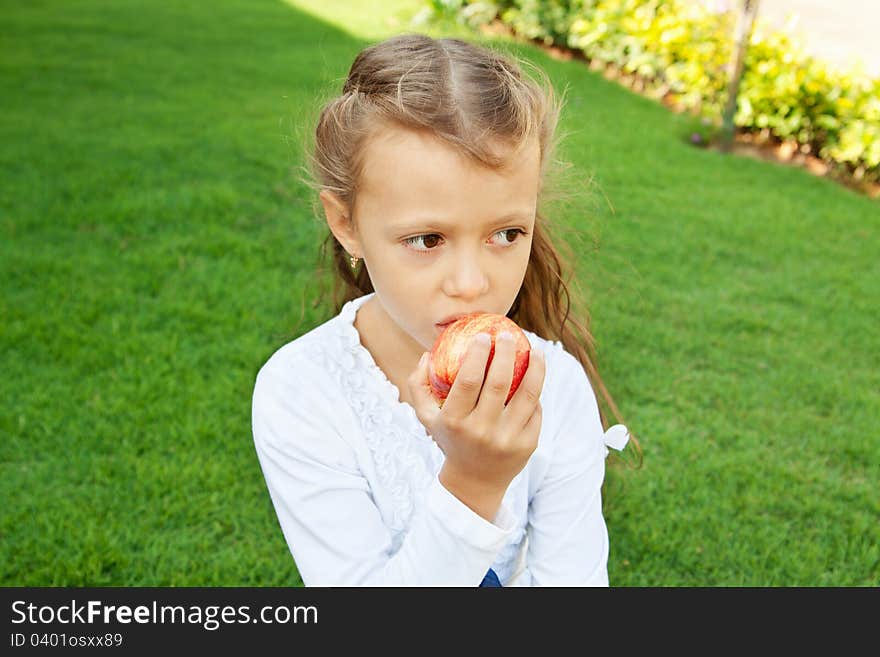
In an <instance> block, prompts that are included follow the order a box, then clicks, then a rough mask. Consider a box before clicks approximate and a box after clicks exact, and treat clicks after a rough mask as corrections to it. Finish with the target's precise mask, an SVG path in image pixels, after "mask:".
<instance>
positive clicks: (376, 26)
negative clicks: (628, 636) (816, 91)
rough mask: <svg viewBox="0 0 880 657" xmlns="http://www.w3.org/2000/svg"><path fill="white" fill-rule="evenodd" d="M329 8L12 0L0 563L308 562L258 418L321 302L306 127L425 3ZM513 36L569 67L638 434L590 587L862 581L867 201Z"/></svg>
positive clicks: (597, 290) (868, 495)
mask: <svg viewBox="0 0 880 657" xmlns="http://www.w3.org/2000/svg"><path fill="white" fill-rule="evenodd" d="M347 4H348V5H349V6H350V10H349V13H348V14H342V13H340V12H339V11H336V13H335V14H330V15H321V14H320V13H318V10H319V8H322V7H326V6H330V7H332V6H333V3H326V2H323V3H319V2H317V1H314V0H309V1H308V2H306V1H305V0H302V1H298V2H294V1H293V0H291V1H290V2H282V1H280V0H275V1H269V0H227V1H223V2H210V3H205V2H195V1H186V2H174V3H171V2H159V1H152V2H147V1H144V2H139V3H118V2H112V1H111V0H104V1H98V0H83V1H81V2H77V3H69V2H63V1H61V0H44V1H41V2H22V1H19V2H7V3H5V5H4V10H3V12H2V13H0V30H2V33H3V35H4V36H3V39H2V40H0V109H2V115H3V119H4V120H3V121H2V122H0V141H2V144H3V146H2V148H0V174H2V175H0V231H2V232H0V236H2V239H0V275H2V280H3V288H2V290H3V291H2V295H0V320H2V321H0V346H2V359H3V360H2V363H3V374H4V376H3V377H2V380H0V395H2V399H3V400H4V403H3V406H2V411H0V436H2V440H0V496H2V500H3V512H2V516H0V535H2V540H0V564H2V565H0V573H2V575H0V584H3V585H7V586H9V585H28V586H48V585H64V586H125V585H144V586H212V585H216V586H247V585H260V586H262V585H272V586H277V585H298V584H300V583H301V582H300V580H299V577H298V575H297V571H296V568H295V566H294V564H293V562H292V559H291V557H290V554H289V552H288V550H287V547H286V545H285V543H284V540H283V537H282V535H281V532H280V529H279V527H278V524H277V521H276V518H275V515H274V511H273V509H272V506H271V503H270V500H269V497H268V493H267V491H266V488H265V484H264V481H263V478H262V474H261V472H260V469H259V464H258V462H257V460H256V456H255V454H254V450H253V446H252V437H251V432H250V431H251V430H250V402H251V392H252V386H253V381H254V377H255V375H256V372H257V370H258V369H259V367H260V365H261V364H262V363H263V362H264V361H265V360H266V358H267V357H268V356H269V355H270V354H271V353H272V352H273V351H274V350H275V349H276V348H277V347H279V346H280V345H281V344H283V343H284V342H286V341H288V340H290V339H292V338H294V337H296V336H297V335H299V334H301V333H303V332H305V331H306V330H307V329H308V328H310V327H311V326H313V325H314V324H315V323H317V322H319V321H323V320H324V319H326V318H325V317H319V316H318V315H315V314H311V313H310V312H308V310H309V309H308V306H307V312H306V315H305V318H304V321H303V324H302V325H300V326H299V327H298V324H299V319H300V304H301V302H302V300H303V298H304V296H305V298H306V300H308V299H310V296H309V295H311V294H314V290H315V288H314V285H313V284H312V281H313V267H314V264H315V258H316V255H317V250H316V249H317V247H316V239H317V238H318V236H319V234H320V224H319V223H318V221H317V220H316V219H315V218H313V217H311V216H310V214H309V213H310V198H309V194H308V190H307V189H305V188H304V187H302V186H301V185H300V184H298V183H297V181H296V179H295V177H294V175H293V173H292V170H293V168H294V167H295V166H296V165H297V164H298V163H299V161H300V152H299V144H298V141H297V139H298V137H297V132H296V129H297V121H298V120H300V119H302V118H303V117H304V116H306V115H307V114H308V112H310V111H311V108H313V107H314V105H315V103H316V99H318V98H320V97H321V95H322V94H326V93H329V91H330V90H331V88H332V87H333V85H334V81H336V82H338V83H339V84H340V85H341V81H342V80H343V79H344V76H345V75H346V73H347V72H348V67H349V65H350V63H351V60H352V58H353V57H354V55H355V54H356V53H357V52H358V51H359V50H360V49H361V48H362V47H363V46H364V45H366V44H367V43H368V42H369V41H371V40H373V39H376V38H381V37H382V36H383V35H389V36H390V35H391V34H393V33H395V32H399V31H403V30H405V29H406V28H407V25H406V17H407V16H409V15H412V14H414V13H416V11H418V9H420V8H421V4H420V2H418V0H396V1H395V2H394V3H388V4H387V5H386V6H387V7H389V9H388V12H387V13H385V14H382V13H381V12H376V11H375V10H374V9H373V8H372V7H374V3H371V2H367V0H358V1H357V2H350V3H347ZM322 11H325V12H332V11H333V10H332V9H322ZM351 24H356V25H358V26H359V27H358V28H354V27H346V25H351ZM422 29H423V31H428V30H427V28H422ZM473 38H474V40H476V39H477V37H473ZM505 47H508V48H510V49H512V50H515V51H516V52H518V53H519V54H521V55H523V56H525V57H528V58H530V59H532V60H534V61H535V62H537V63H539V64H540V65H542V66H543V67H544V68H545V69H546V70H547V71H548V72H549V73H550V75H551V76H552V78H553V80H554V83H555V84H556V85H557V87H558V88H562V87H563V86H566V85H568V87H569V100H568V105H567V107H566V110H565V114H564V119H563V126H562V127H563V129H565V130H567V131H569V132H571V136H570V137H569V139H568V141H567V142H566V143H565V146H564V148H563V151H562V153H561V155H562V156H563V157H565V158H567V159H569V160H571V161H572V162H573V163H574V164H575V165H576V166H577V168H578V172H579V173H580V174H582V175H584V176H585V177H587V176H593V177H594V180H595V183H596V190H595V192H594V193H593V195H592V196H591V197H590V199H589V202H585V203H582V204H580V205H575V206H573V207H570V208H569V209H568V210H567V211H566V214H565V215H564V216H563V219H564V220H565V221H566V222H567V223H568V224H569V225H572V226H575V227H577V228H579V229H582V230H583V232H584V234H585V235H591V236H592V235H596V236H599V237H600V247H599V249H598V250H595V249H592V248H590V249H585V250H584V251H583V257H582V260H581V261H580V262H579V265H578V266H579V272H580V280H581V285H582V286H583V287H584V289H586V290H588V292H589V296H590V299H591V302H592V312H593V316H594V328H595V332H596V335H597V339H598V342H599V352H600V364H601V366H602V368H603V370H604V376H605V378H606V383H607V384H608V386H609V389H610V390H611V391H612V393H613V394H614V396H615V398H616V400H617V402H618V404H619V406H620V407H621V410H622V411H623V413H624V414H625V416H626V420H627V422H628V424H629V426H630V427H631V429H633V430H634V431H635V432H636V433H637V434H638V435H639V437H640V438H641V441H642V444H643V447H644V453H645V465H644V467H643V468H642V469H641V470H635V471H613V472H611V473H610V474H609V480H608V486H607V490H606V494H607V495H606V509H605V510H606V518H607V522H608V525H609V532H610V536H611V555H610V561H609V571H610V577H611V582H612V584H613V585H617V586H627V585H645V586H654V585H685V586H690V585H716V586H732V585H746V586H753V585H754V586H762V585H772V586H779V585H800V586H818V585H843V586H848V585H857V586H877V585H880V496H878V493H877V490H878V482H880V440H878V437H880V435H878V423H880V349H878V329H877V327H878V325H880V265H878V261H880V247H878V245H880V204H878V203H877V202H876V201H870V200H868V199H866V198H864V197H860V196H858V195H856V194H855V193H853V192H851V191H848V190H846V189H843V188H841V187H839V186H836V185H834V184H833V183H830V182H827V181H825V180H820V179H816V178H813V177H810V176H809V175H808V174H806V173H804V172H802V171H799V170H795V169H791V168H785V167H781V166H776V165H772V164H768V163H763V162H758V161H754V160H749V159H737V158H730V157H724V156H722V155H720V154H717V153H714V152H709V151H702V150H698V149H694V148H692V147H690V146H688V145H687V144H686V143H685V141H684V140H683V138H682V136H683V135H684V134H685V133H686V132H687V129H688V121H687V120H686V119H684V118H682V117H680V116H675V115H672V114H670V113H668V112H667V111H666V110H665V109H663V108H662V107H660V106H659V105H658V104H656V103H654V102H652V101H649V100H646V99H643V98H640V97H636V96H634V95H632V94H630V93H629V92H627V91H625V90H623V89H622V88H620V87H618V86H616V85H614V84H613V83H610V82H607V81H605V80H604V79H602V78H601V77H599V76H598V75H596V74H594V73H591V72H589V71H588V70H585V68H584V67H583V66H582V65H581V64H577V63H562V62H558V61H555V60H553V59H551V58H549V57H548V56H546V55H545V54H544V53H542V52H541V51H540V50H538V49H535V48H532V47H530V46H528V45H525V44H506V45H505Z"/></svg>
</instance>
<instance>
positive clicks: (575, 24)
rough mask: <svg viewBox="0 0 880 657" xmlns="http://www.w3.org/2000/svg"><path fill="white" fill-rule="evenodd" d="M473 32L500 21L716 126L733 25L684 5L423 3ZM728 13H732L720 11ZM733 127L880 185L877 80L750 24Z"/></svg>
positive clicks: (657, 0) (614, 0)
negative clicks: (634, 79)
mask: <svg viewBox="0 0 880 657" xmlns="http://www.w3.org/2000/svg"><path fill="white" fill-rule="evenodd" d="M430 4H431V5H432V7H433V10H434V11H435V12H438V13H447V14H448V13H450V12H452V13H458V14H459V15H460V16H463V20H466V21H467V22H468V23H469V24H471V25H472V26H476V25H479V24H483V23H487V22H490V21H491V20H493V19H495V18H499V19H500V20H501V21H502V22H504V23H505V24H507V25H509V26H510V27H511V28H512V29H513V30H514V31H515V32H517V33H518V34H520V35H522V36H525V37H527V38H529V39H537V40H540V41H542V42H543V43H544V44H545V45H548V46H549V45H555V46H560V47H567V48H571V49H575V50H580V51H582V52H583V53H584V55H586V57H588V58H589V59H590V60H595V61H598V62H601V63H603V64H605V65H612V66H615V67H617V68H618V69H619V70H621V71H623V72H624V73H625V74H631V75H636V76H638V77H639V79H640V80H641V81H642V83H643V85H644V88H645V90H646V91H647V92H648V93H651V94H652V95H655V96H663V97H665V98H666V99H667V100H669V101H671V102H672V103H674V104H675V105H677V106H679V107H680V108H682V109H686V110H688V111H691V112H693V113H695V114H697V115H699V116H701V117H704V118H708V119H711V120H713V121H715V122H718V121H719V120H720V115H721V108H722V107H723V105H724V102H725V98H726V95H727V78H728V72H727V71H728V62H729V60H730V57H731V53H732V48H733V32H734V26H735V19H736V17H735V15H734V13H733V12H731V11H711V10H710V9H708V8H707V6H706V5H705V4H703V3H699V2H693V1H688V0H481V1H480V2H468V1H467V0H431V3H430ZM728 4H732V3H728ZM738 101H739V102H738V107H737V112H736V115H735V117H734V122H735V124H736V125H737V126H738V127H740V128H742V129H744V130H749V131H761V132H763V133H764V134H766V135H772V136H773V137H775V138H777V139H779V140H783V141H786V140H788V141H794V142H796V143H797V144H798V146H799V148H800V150H801V151H802V152H809V153H812V154H814V155H816V156H818V157H820V158H822V159H823V160H825V161H827V162H829V163H831V164H834V165H837V166H838V167H844V168H846V169H847V170H848V171H849V172H851V173H853V174H855V176H856V177H857V178H862V177H863V178H868V179H872V180H880V79H870V78H868V77H867V76H866V75H864V74H861V73H859V72H855V71H854V72H843V71H838V70H835V69H831V68H829V67H828V66H826V65H825V64H824V63H823V62H821V61H819V60H817V59H815V58H813V57H810V56H809V55H807V54H806V53H805V52H804V51H803V50H802V49H801V48H800V47H799V46H798V44H796V43H794V42H793V40H792V39H791V37H790V36H789V35H788V34H787V33H786V32H784V31H781V30H777V29H774V28H772V27H771V26H770V25H768V24H766V23H765V22H764V21H762V20H761V19H760V17H759V18H758V20H757V21H756V24H755V29H754V30H753V33H752V37H751V41H750V45H749V50H748V52H747V56H746V61H745V65H744V70H743V79H742V83H741V85H740V95H739V98H738Z"/></svg>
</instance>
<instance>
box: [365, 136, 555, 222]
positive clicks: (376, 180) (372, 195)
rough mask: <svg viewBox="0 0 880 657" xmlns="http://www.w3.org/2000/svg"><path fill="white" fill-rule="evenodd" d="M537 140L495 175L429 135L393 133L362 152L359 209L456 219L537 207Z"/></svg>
mask: <svg viewBox="0 0 880 657" xmlns="http://www.w3.org/2000/svg"><path fill="white" fill-rule="evenodd" d="M539 170H540V147H539V144H538V141H537V139H535V140H533V142H532V143H530V144H529V145H528V147H527V148H525V149H523V150H522V151H521V155H520V157H519V159H517V160H515V161H513V162H511V163H510V165H509V167H507V168H506V169H504V170H501V171H493V170H490V169H487V168H485V167H482V166H480V165H479V164H477V163H474V162H472V161H471V160H469V159H467V157H465V156H464V155H463V154H461V153H459V152H457V151H456V150H455V149H454V148H452V147H451V146H449V145H447V144H446V143H444V142H442V141H440V140H439V139H438V138H436V137H434V136H433V135H430V134H429V133H420V132H415V131H412V130H404V129H389V130H386V131H384V132H382V133H381V134H379V135H377V136H376V137H374V138H373V139H372V140H370V141H369V142H368V144H367V147H366V150H365V153H364V166H363V176H362V180H361V183H362V185H361V190H360V191H359V194H358V205H359V206H361V208H360V210H361V211H362V212H365V213H366V214H371V213H373V212H374V211H375V212H381V213H382V214H383V215H384V216H393V217H405V216H406V215H409V214H412V213H415V212H419V213H420V214H424V213H431V214H434V215H436V216H438V217H444V218H447V219H455V218H458V217H463V216H465V215H467V216H473V215H475V214H481V213H485V216H487V217H488V216H491V214H492V213H493V212H496V211H498V210H504V209H509V208H523V207H526V208H528V207H532V208H534V207H535V204H536V199H537V195H538V188H539V179H538V178H539Z"/></svg>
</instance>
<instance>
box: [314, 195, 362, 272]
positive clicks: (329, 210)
mask: <svg viewBox="0 0 880 657" xmlns="http://www.w3.org/2000/svg"><path fill="white" fill-rule="evenodd" d="M318 196H319V198H320V199H321V204H322V205H323V206H324V214H325V215H326V217H327V225H328V226H329V227H330V232H332V233H333V236H334V237H335V238H336V239H337V240H338V241H339V243H340V244H341V245H342V247H343V248H344V249H345V250H346V251H348V253H349V255H353V256H357V257H358V258H360V257H363V249H362V248H361V244H360V239H359V238H358V235H357V230H356V229H355V226H354V222H353V221H352V220H351V212H350V211H349V208H348V206H347V205H346V204H345V203H343V202H342V201H340V200H339V197H338V196H336V194H334V193H333V192H331V191H330V190H328V189H324V190H321V193H320V194H319V195H318Z"/></svg>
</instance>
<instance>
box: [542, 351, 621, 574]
mask: <svg viewBox="0 0 880 657" xmlns="http://www.w3.org/2000/svg"><path fill="white" fill-rule="evenodd" d="M554 356H555V358H554V360H553V366H554V367H555V368H556V370H557V371H556V372H554V392H555V395H556V398H555V399H554V400H553V402H552V404H553V412H554V415H555V418H556V421H555V422H554V425H555V426H554V428H553V429H552V432H553V446H552V452H551V456H550V464H549V466H548V469H547V471H546V474H545V476H544V478H543V479H542V480H541V482H540V484H538V487H537V490H536V491H535V493H534V495H533V496H532V499H531V500H530V502H529V528H528V537H529V542H528V554H527V561H526V563H527V568H528V570H529V572H530V574H531V582H532V586H608V569H607V564H608V532H607V528H606V526H605V519H604V517H603V516H602V493H601V488H602V482H603V480H604V477H605V456H606V447H605V442H604V438H603V430H602V422H601V420H600V418H599V408H598V405H597V403H596V397H595V394H594V393H593V389H592V386H591V385H590V382H589V379H588V378H587V376H586V374H585V373H584V370H583V367H582V366H581V364H580V362H579V361H578V360H577V359H576V358H575V357H574V356H572V355H571V354H569V353H568V352H566V351H564V350H563V349H561V348H560V349H558V351H556V352H555V354H554ZM548 360H549V359H548ZM548 374H549V372H548Z"/></svg>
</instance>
